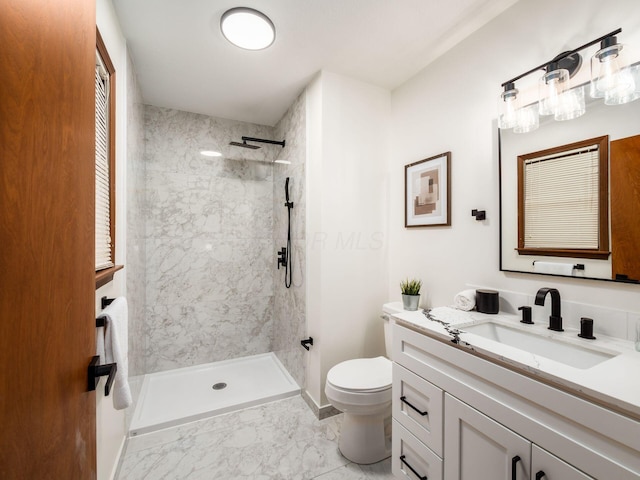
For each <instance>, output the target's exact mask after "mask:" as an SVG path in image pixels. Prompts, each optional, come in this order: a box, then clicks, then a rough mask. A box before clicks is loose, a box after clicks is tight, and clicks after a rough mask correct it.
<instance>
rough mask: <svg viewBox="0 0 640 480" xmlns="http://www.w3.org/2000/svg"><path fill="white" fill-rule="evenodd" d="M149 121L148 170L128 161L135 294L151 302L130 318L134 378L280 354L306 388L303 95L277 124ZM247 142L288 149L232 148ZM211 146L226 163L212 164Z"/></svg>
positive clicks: (189, 116)
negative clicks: (289, 255)
mask: <svg viewBox="0 0 640 480" xmlns="http://www.w3.org/2000/svg"><path fill="white" fill-rule="evenodd" d="M143 115H144V118H143V121H142V126H141V130H142V132H143V135H144V142H143V151H144V154H143V161H142V162H141V163H140V162H136V161H134V162H131V163H133V164H134V165H137V170H135V173H136V176H135V177H133V178H132V181H133V184H135V187H134V188H130V189H129V192H128V202H129V205H133V206H134V209H132V210H131V211H129V212H128V229H129V233H131V232H135V233H136V237H137V238H138V237H141V236H143V237H144V238H143V241H142V240H141V239H139V238H138V240H136V241H131V242H128V243H127V249H128V251H127V255H128V256H131V257H132V258H134V259H135V260H136V264H135V265H132V267H135V268H132V272H129V273H128V277H127V281H128V285H131V286H132V287H133V288H131V289H129V290H128V295H129V296H131V295H132V294H137V295H138V297H139V298H138V302H137V303H138V304H142V305H143V307H142V308H136V309H134V310H133V311H132V314H131V318H130V332H131V334H130V352H129V357H130V373H131V376H136V375H137V376H140V375H144V374H149V373H153V372H160V371H166V370H172V369H176V368H182V367H188V366H193V365H200V364H204V363H210V362H215V361H220V360H228V359H234V358H240V357H245V356H249V355H256V354H262V353H266V352H272V351H273V352H275V353H276V355H277V357H278V358H279V360H280V361H281V362H282V364H283V365H284V366H285V368H286V369H287V370H288V371H289V373H290V374H291V376H292V377H293V378H294V379H295V380H296V382H297V383H298V385H299V386H301V387H304V381H305V362H306V359H305V357H304V353H305V351H304V350H303V349H302V348H301V347H300V344H299V341H300V339H301V338H303V336H304V334H305V329H306V325H305V297H304V283H303V282H304V274H303V272H304V257H305V255H304V205H305V201H304V188H303V187H304V163H305V154H306V145H305V125H304V94H303V95H301V97H300V98H298V100H296V102H294V104H293V105H292V106H291V108H290V109H289V111H287V113H286V114H285V115H284V116H283V118H282V120H281V121H280V122H279V123H278V124H277V125H276V126H275V127H269V126H263V125H255V124H248V123H244V122H237V121H231V120H225V119H219V118H213V117H208V116H204V115H199V114H195V113H188V112H182V111H176V110H172V109H167V108H160V107H154V106H148V105H147V106H144V107H143ZM137 120H138V123H139V122H140V120H139V119H137ZM134 133H136V132H134ZM129 135H130V136H131V130H130V131H129ZM243 135H245V136H251V137H259V138H269V139H277V140H281V139H283V138H286V141H287V146H286V148H284V149H282V148H281V147H279V146H270V145H262V148H260V149H258V150H248V149H243V148H238V147H234V146H230V145H229V142H230V141H239V140H240V138H241V137H242V136H243ZM203 147H215V149H216V150H218V151H220V152H222V154H223V157H221V158H209V157H204V156H202V155H200V153H199V151H200V150H201V149H202V148H203ZM131 148H132V147H130V150H131ZM133 150H134V151H137V150H140V148H139V143H138V147H137V148H136V145H135V144H134V145H133ZM131 154H132V152H131V151H130V152H129V158H131ZM276 158H278V159H286V160H288V161H290V162H291V164H290V165H281V164H273V163H271V162H272V161H273V160H274V159H276ZM128 168H129V169H130V170H131V171H134V170H133V169H132V167H128ZM140 172H144V173H143V177H142V178H143V180H142V179H141V176H140ZM128 174H129V175H131V173H129V172H128ZM286 177H290V178H291V186H292V188H291V193H292V195H293V198H292V201H294V202H295V207H294V209H293V210H292V246H293V260H294V271H293V285H292V287H291V289H286V288H285V287H284V272H283V271H282V270H277V269H276V250H277V249H279V248H280V247H281V246H284V245H286V215H287V213H286V208H285V207H284V180H285V178H286ZM136 196H137V198H135V199H134V198H133V197H136ZM140 197H141V198H143V199H144V200H143V201H142V202H140ZM283 238H284V240H283ZM134 276H135V278H133V277H134ZM141 285H144V287H141ZM134 303H135V302H134Z"/></svg>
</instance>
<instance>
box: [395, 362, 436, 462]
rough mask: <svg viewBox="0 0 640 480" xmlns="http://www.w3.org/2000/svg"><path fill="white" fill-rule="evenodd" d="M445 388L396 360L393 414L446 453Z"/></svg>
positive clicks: (407, 426) (410, 429)
mask: <svg viewBox="0 0 640 480" xmlns="http://www.w3.org/2000/svg"><path fill="white" fill-rule="evenodd" d="M443 398H444V397H443V392H442V390H441V389H439V388H438V387H436V386H435V385H433V384H432V383H430V382H428V381H426V380H425V379H423V378H421V377H419V376H418V375H416V374H415V373H413V372H410V371H409V370H407V369H406V368H404V367H402V366H400V365H398V364H397V363H394V364H393V418H394V419H395V420H396V421H398V422H399V423H400V424H401V425H402V426H403V427H405V428H406V429H407V430H409V431H410V432H411V433H412V434H413V435H415V436H416V437H417V438H418V439H419V440H420V441H421V442H422V443H424V444H425V445H426V446H427V447H429V448H430V449H431V450H433V451H434V452H435V453H436V454H437V455H439V456H442V445H443V441H442V428H443V414H442V412H443V409H442V405H443Z"/></svg>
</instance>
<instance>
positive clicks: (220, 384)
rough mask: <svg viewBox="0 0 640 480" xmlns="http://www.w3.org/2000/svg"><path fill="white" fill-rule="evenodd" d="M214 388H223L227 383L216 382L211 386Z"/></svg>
mask: <svg viewBox="0 0 640 480" xmlns="http://www.w3.org/2000/svg"><path fill="white" fill-rule="evenodd" d="M211 388H213V389H214V390H222V389H223V388H227V384H226V383H224V382H220V383H216V384H215V385H214V386H213V387H211Z"/></svg>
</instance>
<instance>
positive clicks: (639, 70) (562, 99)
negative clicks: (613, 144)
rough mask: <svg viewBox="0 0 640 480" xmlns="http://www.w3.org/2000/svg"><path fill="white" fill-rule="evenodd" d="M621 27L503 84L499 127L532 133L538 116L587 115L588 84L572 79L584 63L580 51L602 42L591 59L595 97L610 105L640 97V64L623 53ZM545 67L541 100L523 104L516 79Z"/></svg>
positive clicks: (540, 87)
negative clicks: (619, 36) (619, 40)
mask: <svg viewBox="0 0 640 480" xmlns="http://www.w3.org/2000/svg"><path fill="white" fill-rule="evenodd" d="M620 32H622V29H621V28H619V29H617V30H615V31H614V32H611V33H608V34H607V35H604V36H602V37H600V38H597V39H595V40H592V41H591V42H589V43H586V44H584V45H582V46H580V47H578V48H576V49H574V50H570V51H567V52H563V53H561V54H560V55H558V56H556V57H555V58H553V59H552V60H550V61H548V62H546V63H543V64H542V65H539V66H537V67H535V68H532V69H531V70H529V71H528V72H525V73H523V74H521V75H518V76H517V77H515V78H512V79H511V80H507V81H506V82H504V83H503V84H502V87H503V89H504V91H503V92H502V93H501V94H500V97H499V100H498V111H499V115H498V126H499V127H500V128H501V129H509V128H513V131H514V132H515V133H525V132H530V131H533V130H535V129H536V128H538V125H539V120H538V115H553V117H554V119H555V120H560V121H562V120H571V119H574V118H578V117H580V116H581V115H583V114H584V113H585V111H586V107H585V87H584V86H578V87H575V88H572V87H571V85H570V80H569V79H570V78H572V77H573V76H574V75H575V74H576V73H577V72H578V71H579V70H580V67H581V65H582V57H581V56H580V53H579V52H580V51H581V50H584V49H585V48H587V47H590V46H592V45H595V44H597V43H598V42H600V50H598V51H597V52H596V53H595V55H594V56H593V58H592V59H591V85H590V94H591V97H592V98H604V103H605V104H606V105H620V104H623V103H628V102H632V101H634V100H636V99H638V98H640V65H630V64H629V62H628V60H627V59H625V58H624V56H623V55H622V51H623V48H624V49H625V53H626V50H627V49H626V47H624V46H623V45H621V44H619V43H617V39H616V35H617V34H619V33H620ZM540 70H544V72H545V73H544V75H543V76H542V77H541V78H540V80H539V82H538V85H539V86H538V101H537V102H533V103H532V104H531V103H530V104H529V105H522V106H521V105H520V103H521V100H520V99H519V98H518V95H519V92H518V90H517V89H516V87H515V82H516V81H518V80H520V79H522V78H523V77H526V76H527V75H530V74H532V73H534V72H538V71H540Z"/></svg>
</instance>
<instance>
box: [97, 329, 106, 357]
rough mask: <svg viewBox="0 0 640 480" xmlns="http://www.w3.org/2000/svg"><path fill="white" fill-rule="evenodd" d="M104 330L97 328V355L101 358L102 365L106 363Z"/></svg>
mask: <svg viewBox="0 0 640 480" xmlns="http://www.w3.org/2000/svg"><path fill="white" fill-rule="evenodd" d="M104 328H105V327H97V328H96V355H98V356H99V357H100V365H102V364H104V363H106V362H105V361H104Z"/></svg>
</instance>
